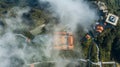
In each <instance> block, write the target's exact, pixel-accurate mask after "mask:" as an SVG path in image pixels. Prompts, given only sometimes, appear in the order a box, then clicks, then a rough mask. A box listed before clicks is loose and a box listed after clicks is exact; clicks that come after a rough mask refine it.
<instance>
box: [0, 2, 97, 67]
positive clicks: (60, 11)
mask: <svg viewBox="0 0 120 67" xmlns="http://www.w3.org/2000/svg"><path fill="white" fill-rule="evenodd" d="M39 2H48V3H49V4H50V6H49V8H47V9H46V10H48V11H50V12H51V13H52V16H53V17H56V18H58V21H59V23H58V25H57V26H55V28H54V31H53V32H52V33H54V32H59V31H61V30H62V29H65V31H68V32H72V33H73V34H74V33H75V31H76V30H77V29H76V28H77V26H78V25H79V26H81V27H82V28H83V29H84V31H85V32H86V31H88V30H89V28H90V25H91V24H92V23H94V21H95V19H96V17H97V16H96V12H95V10H94V9H91V8H90V7H89V5H88V3H87V2H85V1H83V0H39ZM29 10H30V8H29V7H24V8H20V7H13V8H12V9H10V11H9V12H8V13H7V14H6V16H5V17H4V18H3V20H4V22H5V23H6V25H7V26H6V27H5V28H1V29H3V30H4V34H2V35H1V36H0V67H26V65H29V64H32V63H35V62H39V61H41V62H42V61H56V62H55V67H66V66H67V65H68V64H69V63H71V59H66V58H63V57H61V56H60V55H59V53H60V51H59V50H53V49H52V48H53V47H52V46H53V43H52V42H53V34H51V33H47V34H40V35H37V36H35V38H34V39H33V40H31V42H30V43H28V42H26V37H25V38H23V37H22V36H20V35H17V34H16V33H14V30H29V26H28V25H26V24H25V23H24V22H23V20H24V19H23V18H22V15H23V14H24V13H27V12H29ZM78 53H81V54H80V56H81V55H82V51H78ZM73 64H74V65H78V62H74V63H73ZM74 65H73V66H72V67H75V66H74Z"/></svg>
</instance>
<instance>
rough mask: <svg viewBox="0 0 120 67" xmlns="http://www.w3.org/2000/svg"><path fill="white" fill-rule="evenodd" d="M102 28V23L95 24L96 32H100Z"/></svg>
mask: <svg viewBox="0 0 120 67" xmlns="http://www.w3.org/2000/svg"><path fill="white" fill-rule="evenodd" d="M103 30H104V27H103V26H102V25H97V26H96V32H99V33H102V32H103Z"/></svg>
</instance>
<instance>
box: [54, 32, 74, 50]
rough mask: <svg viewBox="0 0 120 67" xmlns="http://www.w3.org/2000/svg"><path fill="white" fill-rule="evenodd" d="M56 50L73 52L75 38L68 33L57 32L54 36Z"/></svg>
mask: <svg viewBox="0 0 120 67" xmlns="http://www.w3.org/2000/svg"><path fill="white" fill-rule="evenodd" d="M53 41H54V48H55V49H58V50H73V48H74V44H73V43H74V38H73V35H72V34H71V33H68V32H56V33H55V35H54V40H53Z"/></svg>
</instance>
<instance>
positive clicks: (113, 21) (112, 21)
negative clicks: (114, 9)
mask: <svg viewBox="0 0 120 67" xmlns="http://www.w3.org/2000/svg"><path fill="white" fill-rule="evenodd" d="M118 20H119V17H118V16H116V15H114V14H110V13H109V14H108V16H107V19H106V22H107V23H110V24H112V25H114V26H116V25H117V23H118Z"/></svg>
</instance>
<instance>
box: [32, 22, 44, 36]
mask: <svg viewBox="0 0 120 67" xmlns="http://www.w3.org/2000/svg"><path fill="white" fill-rule="evenodd" d="M44 27H45V24H42V25H40V26H38V27H36V28H35V29H33V30H31V31H30V33H31V34H32V35H34V36H35V35H38V34H40V33H41V32H42V29H43V28H44Z"/></svg>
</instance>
